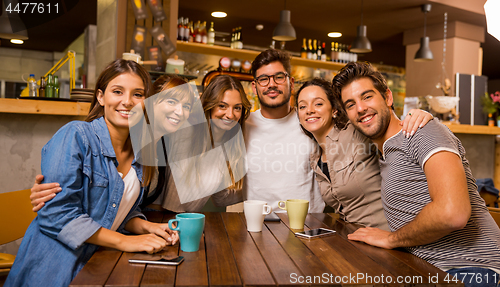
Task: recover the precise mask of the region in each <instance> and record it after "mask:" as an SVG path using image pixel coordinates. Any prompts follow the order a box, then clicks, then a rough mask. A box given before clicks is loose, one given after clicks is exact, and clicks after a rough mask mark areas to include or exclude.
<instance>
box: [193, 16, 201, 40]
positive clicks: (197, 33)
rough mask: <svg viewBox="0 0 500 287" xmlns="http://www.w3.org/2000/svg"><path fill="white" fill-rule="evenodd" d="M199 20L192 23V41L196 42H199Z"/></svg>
mask: <svg viewBox="0 0 500 287" xmlns="http://www.w3.org/2000/svg"><path fill="white" fill-rule="evenodd" d="M200 26H201V24H200V21H198V22H196V25H194V41H195V42H196V43H201V31H200Z"/></svg>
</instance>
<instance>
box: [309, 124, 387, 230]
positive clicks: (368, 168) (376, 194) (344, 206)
mask: <svg viewBox="0 0 500 287" xmlns="http://www.w3.org/2000/svg"><path fill="white" fill-rule="evenodd" d="M324 153H325V154H326V163H327V164H328V171H329V173H330V179H331V180H329V179H328V178H327V176H326V175H325V174H324V173H323V171H322V170H321V168H320V167H319V166H318V160H319V158H320V155H321V151H320V149H319V146H317V147H316V150H315V152H313V153H312V154H311V156H310V165H311V168H312V169H313V170H314V173H315V174H316V180H317V182H318V184H319V188H320V191H321V196H322V197H323V200H324V201H325V202H326V203H327V204H328V205H330V206H331V207H333V208H334V209H335V210H336V212H337V213H339V214H340V216H341V218H342V219H343V220H345V221H347V222H352V223H357V224H361V225H364V226H370V227H377V228H380V229H383V230H389V227H388V226H387V220H386V219H385V217H384V212H383V208H382V200H381V198H380V182H381V177H380V168H379V163H378V155H377V147H376V145H375V144H374V143H373V142H372V141H371V140H369V139H368V138H366V137H365V136H363V135H362V134H360V133H359V132H358V131H357V130H356V129H355V128H354V127H353V126H352V125H351V124H350V123H348V124H347V126H346V127H345V128H344V129H342V130H339V129H337V127H334V128H333V129H332V130H331V131H330V133H329V134H328V135H327V137H326V144H325V148H324Z"/></svg>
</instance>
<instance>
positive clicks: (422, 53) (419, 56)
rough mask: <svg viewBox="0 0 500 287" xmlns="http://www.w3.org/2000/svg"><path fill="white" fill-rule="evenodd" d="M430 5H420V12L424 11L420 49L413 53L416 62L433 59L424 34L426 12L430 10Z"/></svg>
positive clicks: (427, 38)
mask: <svg viewBox="0 0 500 287" xmlns="http://www.w3.org/2000/svg"><path fill="white" fill-rule="evenodd" d="M431 7H432V6H431V4H423V5H422V12H424V36H423V37H422V38H420V49H418V51H417V53H416V54H415V59H414V60H415V61H416V62H424V61H432V60H433V59H434V55H432V51H431V48H429V37H427V36H425V28H426V22H427V13H428V12H429V11H431Z"/></svg>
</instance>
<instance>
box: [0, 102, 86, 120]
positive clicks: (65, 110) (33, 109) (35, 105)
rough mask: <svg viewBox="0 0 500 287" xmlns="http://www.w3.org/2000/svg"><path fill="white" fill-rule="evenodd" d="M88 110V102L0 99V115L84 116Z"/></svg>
mask: <svg viewBox="0 0 500 287" xmlns="http://www.w3.org/2000/svg"><path fill="white" fill-rule="evenodd" d="M89 109H90V103H88V102H70V101H50V100H31V99H29V100H25V99H0V113H11V114H34V115H63V116H86V115H87V114H88V113H89Z"/></svg>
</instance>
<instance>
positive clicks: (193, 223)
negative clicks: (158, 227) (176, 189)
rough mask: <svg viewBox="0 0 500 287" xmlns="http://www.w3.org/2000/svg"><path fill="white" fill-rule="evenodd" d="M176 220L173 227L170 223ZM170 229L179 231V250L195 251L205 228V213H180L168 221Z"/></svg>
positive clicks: (198, 247) (198, 246)
mask: <svg viewBox="0 0 500 287" xmlns="http://www.w3.org/2000/svg"><path fill="white" fill-rule="evenodd" d="M174 222H176V223H177V225H176V226H175V228H174V227H173V226H172V223H174ZM168 227H169V228H170V229H171V230H175V231H179V238H180V244H181V250H182V251H184V252H195V251H198V250H199V249H200V241H201V235H202V234H203V229H204V228H205V215H204V214H201V213H180V214H177V215H176V216H175V219H170V220H169V221H168Z"/></svg>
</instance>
